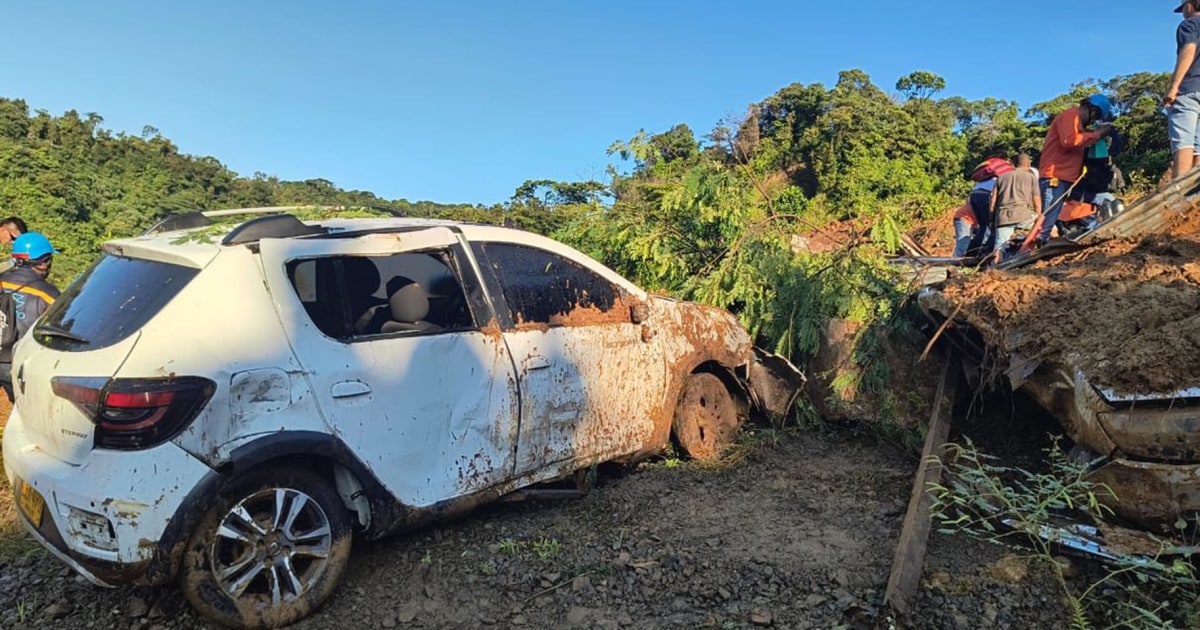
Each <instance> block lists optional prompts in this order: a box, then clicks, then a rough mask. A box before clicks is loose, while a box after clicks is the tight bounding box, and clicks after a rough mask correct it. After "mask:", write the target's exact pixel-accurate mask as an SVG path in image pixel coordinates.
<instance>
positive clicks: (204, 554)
mask: <svg viewBox="0 0 1200 630" xmlns="http://www.w3.org/2000/svg"><path fill="white" fill-rule="evenodd" d="M352 538H353V531H352V524H351V520H350V514H349V512H348V510H347V509H346V508H345V507H344V505H343V503H342V500H341V497H340V496H339V495H338V493H337V491H336V490H335V488H334V487H333V485H332V484H331V483H330V482H329V481H327V480H325V479H324V478H322V477H321V476H320V475H317V474H315V473H313V472H310V471H307V470H303V469H299V468H293V467H266V468H260V469H255V470H252V471H250V472H249V473H248V474H246V475H245V476H244V477H242V478H240V479H236V480H234V481H233V482H232V483H230V484H229V485H228V486H226V487H225V488H224V489H222V491H221V493H220V495H219V497H218V499H217V500H216V502H215V505H214V506H213V507H212V508H211V509H210V510H209V511H208V512H207V513H206V514H205V516H204V518H203V519H202V520H201V522H200V525H199V526H198V527H197V528H196V531H195V532H194V533H193V534H192V537H191V539H190V540H189V541H188V546H187V548H186V550H185V553H184V558H183V566H182V568H181V570H180V574H179V580H180V589H181V590H182V591H183V593H184V596H185V597H186V598H187V600H188V602H189V603H190V604H191V605H192V607H193V608H195V609H196V611H197V612H199V613H200V614H201V615H203V616H204V617H207V618H209V619H211V620H213V621H215V622H217V623H220V624H222V625H225V626H230V627H234V628H278V627H281V626H286V625H288V624H291V623H294V622H296V621H299V620H300V619H303V618H304V617H306V616H308V615H309V614H310V613H312V612H313V611H315V610H316V609H317V608H318V607H320V606H321V604H322V603H324V602H325V600H326V599H327V598H328V597H329V596H330V595H331V594H332V593H333V591H334V589H336V588H337V584H338V581H339V580H340V578H341V575H342V572H343V570H345V568H346V564H347V561H348V560H349V558H350V546H351V540H352ZM321 556H324V557H321Z"/></svg>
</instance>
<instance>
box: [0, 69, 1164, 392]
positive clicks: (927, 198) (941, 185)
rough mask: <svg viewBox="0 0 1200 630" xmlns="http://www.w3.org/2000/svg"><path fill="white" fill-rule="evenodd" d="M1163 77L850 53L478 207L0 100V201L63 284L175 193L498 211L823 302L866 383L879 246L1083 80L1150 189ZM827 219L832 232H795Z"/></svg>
mask: <svg viewBox="0 0 1200 630" xmlns="http://www.w3.org/2000/svg"><path fill="white" fill-rule="evenodd" d="M1166 85H1167V75H1165V74H1155V73H1138V74H1133V75H1127V76H1118V77H1113V78H1111V79H1108V80H1094V79H1093V80H1086V81H1082V82H1080V83H1078V84H1076V85H1073V86H1064V89H1065V90H1066V91H1065V92H1064V93H1063V94H1061V95H1059V96H1058V97H1056V98H1054V99H1051V100H1048V101H1046V102H1042V103H1035V104H1032V105H1028V106H1023V105H1020V104H1018V103H1015V102H1012V101H1008V100H1004V99H1002V98H986V99H983V100H974V101H972V100H967V99H964V98H961V97H957V96H949V95H947V92H948V91H947V85H946V81H945V80H944V79H943V78H942V77H940V76H938V75H936V74H933V73H931V72H927V71H918V72H914V73H912V74H910V75H907V76H904V77H901V78H899V80H897V81H895V83H893V84H891V85H890V86H881V85H877V84H876V83H874V82H872V80H871V78H870V77H869V76H868V75H867V74H865V73H864V72H862V71H859V70H847V71H844V72H842V73H841V74H840V75H839V78H838V80H837V82H836V83H835V84H834V85H832V86H827V85H822V84H819V83H814V84H808V85H804V84H800V83H795V84H792V85H788V86H786V87H783V88H782V89H780V90H779V91H778V92H776V93H775V94H772V95H770V96H768V97H767V98H765V99H764V100H762V101H761V102H758V103H752V104H749V105H748V106H747V107H746V110H745V114H744V115H743V116H740V117H738V118H736V119H730V120H723V121H720V122H719V123H717V124H716V125H714V127H713V128H712V129H707V130H694V129H691V128H689V127H688V126H686V125H682V124H681V125H677V126H675V127H673V128H671V129H665V130H652V131H646V130H630V136H629V137H628V138H626V139H622V140H619V141H617V142H614V144H613V145H612V147H611V148H610V149H609V153H610V156H611V157H612V158H613V161H614V162H615V166H613V167H610V169H609V172H608V176H607V181H572V182H559V181H548V180H538V179H531V180H529V181H527V182H525V183H524V184H522V185H521V186H519V187H518V188H517V189H516V190H515V191H514V193H513V195H512V197H511V199H509V200H508V201H507V202H505V203H502V204H495V205H490V206H485V205H469V204H462V205H442V204H435V203H429V202H410V201H408V200H405V199H399V200H388V199H382V198H380V197H378V196H377V195H375V194H373V193H370V192H364V191H348V190H342V189H340V188H338V187H337V186H336V185H335V184H334V183H332V182H329V181H326V180H323V179H309V180H304V181H282V180H279V179H277V178H275V177H272V176H269V175H266V174H263V173H255V174H254V175H252V176H249V177H247V176H242V175H239V174H237V173H234V172H232V171H231V170H229V169H228V168H226V167H225V166H224V165H222V164H221V162H220V161H218V160H217V159H216V158H213V157H198V156H192V155H188V154H186V153H184V152H183V151H182V150H181V148H180V147H177V146H176V145H175V144H173V143H172V142H171V141H170V140H169V139H168V138H166V137H164V136H163V135H162V134H161V133H159V132H158V131H157V130H156V129H154V128H151V127H146V128H145V129H143V130H142V132H141V134H139V135H128V134H126V133H123V132H119V131H116V132H114V131H112V130H109V129H106V128H105V127H104V125H103V123H104V121H103V118H102V117H101V116H100V115H99V114H96V113H85V114H80V113H79V112H76V111H68V112H66V113H64V114H62V115H57V116H56V115H53V114H51V113H49V112H46V111H42V110H38V111H30V109H29V106H28V104H27V103H26V102H24V101H22V100H19V99H0V214H4V215H10V214H14V215H18V216H21V217H22V218H24V219H25V220H26V221H27V222H28V223H29V225H30V226H31V229H35V230H38V231H42V232H45V233H46V234H48V235H49V236H50V237H51V238H52V239H53V240H54V241H55V243H56V244H57V245H58V246H59V247H60V249H62V250H63V252H64V253H63V255H62V256H60V260H59V261H57V262H56V269H55V277H54V278H53V279H54V280H56V281H57V282H58V283H59V284H60V285H61V284H66V283H67V282H69V281H70V279H71V278H72V277H74V275H75V274H77V273H78V272H79V271H81V270H82V269H83V268H84V267H85V266H86V265H87V264H89V263H90V261H92V260H93V259H94V258H95V257H96V256H97V252H98V251H99V245H100V243H102V242H103V241H105V240H106V239H111V238H115V237H123V236H130V235H134V234H137V233H139V232H140V231H142V230H144V229H145V228H146V227H148V226H150V225H151V224H153V223H154V222H156V221H157V220H159V219H161V218H162V217H164V216H166V215H169V214H171V213H175V212H180V211H184V210H194V209H217V208H231V207H258V206H274V205H290V204H327V205H341V206H352V207H356V208H360V209H366V210H368V211H373V212H389V213H400V214H404V215H408V216H419V217H439V218H451V219H457V220H464V221H473V222H487V223H506V224H509V225H515V226H517V227H522V228H525V229H528V230H532V231H536V232H539V233H543V234H547V235H549V236H552V237H554V238H557V239H559V240H561V241H564V242H566V243H569V244H571V245H573V246H575V247H577V248H579V249H580V250H582V251H584V252H586V253H587V254H589V255H591V256H593V257H594V258H596V259H598V260H600V261H601V262H604V263H606V264H607V265H609V266H611V267H613V268H614V269H616V270H617V271H619V272H620V273H622V274H624V275H626V276H627V277H629V278H631V279H632V280H634V281H635V282H637V283H639V284H641V285H642V286H644V287H646V288H648V289H650V290H652V291H655V292H661V293H665V294H670V295H674V296H678V297H681V298H687V299H694V300H699V301H703V302H707V303H711V304H715V305H718V306H721V307H724V308H728V309H730V310H732V311H733V312H735V313H736V314H738V315H739V317H741V319H742V321H743V322H744V323H745V325H746V326H747V327H748V328H749V329H750V330H751V331H752V332H753V333H754V334H755V335H756V337H757V339H758V341H759V343H760V344H761V345H764V346H765V347H768V348H771V349H774V350H777V351H779V352H782V353H784V354H787V355H789V356H792V357H794V358H797V359H803V358H804V357H805V356H808V355H810V354H811V353H812V352H814V351H815V350H816V348H817V346H818V343H819V339H820V331H821V327H822V326H823V325H824V323H825V322H827V321H828V320H829V319H831V318H841V319H849V320H852V321H855V322H860V323H862V324H863V330H864V332H863V333H862V335H861V339H860V340H859V353H858V357H857V358H858V361H859V363H860V365H861V366H862V368H863V369H862V370H861V371H860V372H859V373H857V375H856V376H855V377H854V378H859V379H867V381H866V383H865V384H866V385H868V386H872V384H878V383H883V382H885V381H886V379H887V374H886V367H885V366H883V365H882V364H880V365H876V362H875V361H874V357H876V356H877V355H878V354H879V353H878V352H877V351H878V348H879V344H880V342H881V339H882V336H881V333H887V332H888V331H889V330H890V329H891V328H892V327H894V326H899V325H901V324H900V322H899V318H898V317H897V314H898V311H899V309H900V307H901V306H902V305H903V303H904V299H905V295H906V290H905V287H904V286H903V284H902V282H901V281H900V279H899V278H898V276H897V275H896V272H895V270H893V269H892V268H891V267H889V266H888V265H887V264H886V261H885V257H884V256H885V255H886V254H887V253H888V252H889V251H892V250H893V249H894V248H895V247H896V246H897V243H898V241H899V238H900V236H901V235H902V234H903V233H905V232H906V231H908V230H910V229H911V228H913V227H915V226H918V225H923V224H925V225H928V224H936V225H944V226H945V229H947V230H949V222H950V219H949V213H948V211H949V209H950V208H952V207H954V206H955V205H957V204H959V203H961V200H962V199H963V198H964V197H965V194H966V192H967V191H968V188H969V185H970V182H969V180H968V179H967V175H968V174H969V173H970V172H971V170H972V168H973V167H974V166H975V165H976V164H977V163H978V162H980V161H981V160H982V159H984V158H986V157H989V156H1009V157H1011V156H1012V155H1013V154H1015V153H1017V152H1019V151H1028V152H1030V153H1031V154H1032V155H1033V156H1034V157H1035V159H1036V157H1037V154H1038V151H1039V150H1040V148H1041V144H1042V138H1043V135H1044V132H1045V129H1046V126H1047V125H1048V123H1049V121H1050V119H1051V118H1052V117H1053V116H1054V115H1055V114H1057V113H1058V112H1059V111H1061V110H1063V109H1065V108H1066V107H1067V106H1069V105H1070V104H1072V103H1074V102H1077V101H1078V100H1079V99H1080V98H1082V97H1084V96H1086V95H1088V94H1090V93H1093V92H1095V91H1101V92H1104V93H1105V94H1107V95H1108V96H1109V97H1110V98H1111V99H1112V100H1113V103H1114V104H1115V109H1116V112H1117V113H1118V118H1117V122H1116V125H1117V127H1118V128H1119V129H1120V130H1121V132H1122V133H1123V134H1124V136H1125V138H1126V140H1127V148H1126V150H1125V152H1124V153H1123V154H1121V155H1120V156H1119V158H1118V164H1119V166H1120V167H1121V168H1122V170H1123V171H1124V173H1125V176H1126V179H1127V180H1129V182H1130V183H1131V192H1130V194H1136V192H1137V191H1144V190H1149V189H1152V188H1153V187H1154V186H1155V185H1156V184H1157V182H1158V181H1159V180H1160V178H1161V177H1162V176H1163V174H1164V173H1165V171H1166V170H1167V167H1168V161H1169V154H1168V149H1167V138H1166V123H1165V113H1164V112H1163V110H1162V108H1161V107H1160V98H1161V94H1163V93H1164V91H1165V89H1166ZM585 122H586V121H580V124H585ZM831 226H835V227H837V229H833V228H832V227H831ZM822 231H830V233H831V234H833V235H834V236H832V237H830V238H832V239H833V241H834V242H835V245H836V246H834V247H825V248H821V249H820V250H819V251H818V248H809V247H805V246H800V245H798V242H799V243H802V242H806V241H804V239H800V240H799V241H798V240H797V239H798V237H802V236H804V235H809V236H811V235H814V234H821V233H822ZM879 363H881V362H879ZM843 385H852V384H851V383H843Z"/></svg>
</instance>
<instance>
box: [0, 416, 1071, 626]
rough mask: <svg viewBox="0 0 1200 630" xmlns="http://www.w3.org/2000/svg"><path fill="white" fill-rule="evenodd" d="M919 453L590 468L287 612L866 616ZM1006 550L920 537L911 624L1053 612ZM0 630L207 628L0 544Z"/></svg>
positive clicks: (403, 546) (358, 569)
mask: <svg viewBox="0 0 1200 630" xmlns="http://www.w3.org/2000/svg"><path fill="white" fill-rule="evenodd" d="M916 465H917V462H916V459H915V458H914V457H912V456H910V455H904V454H901V453H900V452H898V451H896V450H894V449H891V448H889V447H884V446H880V445H878V444H877V443H876V442H873V441H870V440H868V439H866V438H855V437H850V436H846V435H841V434H837V435H825V434H816V433H805V434H801V433H797V432H786V433H784V432H780V433H776V432H761V433H759V434H757V435H756V436H753V437H750V438H747V439H746V440H745V441H744V443H743V444H742V445H740V446H739V448H738V449H737V451H736V452H735V453H734V455H733V456H732V457H730V458H728V459H727V460H726V461H725V462H724V463H723V464H722V465H721V466H713V465H711V464H710V465H700V464H691V463H676V462H674V461H673V460H666V461H659V462H657V463H652V464H643V465H642V466H640V467H639V468H636V469H632V470H630V469H611V470H607V471H601V478H600V483H599V485H598V486H597V487H596V489H594V490H593V491H592V493H591V494H590V495H588V496H587V497H585V498H583V499H580V500H575V501H570V502H562V503H510V504H497V505H495V506H491V507H487V508H484V509H482V510H480V511H478V512H476V513H474V514H472V515H470V516H468V517H466V518H464V519H462V520H460V521H457V522H454V523H450V524H445V525H443V526H440V527H437V528H433V529H426V530H422V531H419V532H415V533H412V534H409V535H405V536H401V537H398V538H394V539H390V540H388V541H384V542H379V543H370V544H358V545H356V548H355V549H354V553H353V555H352V557H351V565H350V568H349V570H348V571H347V574H346V576H345V579H344V581H343V584H342V586H341V588H340V589H339V590H338V591H337V593H336V594H335V595H334V596H333V598H332V599H331V600H330V601H329V602H328V603H327V604H326V605H325V606H324V607H323V608H322V609H321V610H320V611H318V612H317V613H316V614H315V615H314V616H313V617H311V618H310V619H307V620H305V621H302V622H300V623H298V624H296V625H295V626H293V627H295V628H298V629H302V630H304V629H307V630H324V629H341V628H381V627H382V628H393V627H422V628H484V627H528V628H569V627H579V628H605V629H607V628H624V627H628V628H684V627H686V628H749V627H757V626H773V627H779V628H796V629H805V628H830V627H835V626H838V625H840V624H846V627H851V628H854V627H872V624H871V622H870V621H869V620H870V619H871V616H872V613H873V612H874V611H875V610H877V609H878V607H879V606H880V603H881V600H882V598H883V592H884V587H885V584H886V582H887V579H888V573H889V568H890V565H891V561H892V554H893V551H894V546H895V544H896V541H897V538H898V537H899V533H900V528H901V523H902V519H903V517H904V512H905V509H906V505H907V500H908V496H909V492H910V484H911V482H912V475H913V472H914V471H915V469H916ZM1009 554H1010V552H1006V550H1004V549H1003V548H1001V547H996V546H991V545H984V544H982V543H975V542H973V541H971V540H968V539H966V538H963V537H943V536H940V535H937V534H935V535H934V536H933V538H932V539H931V541H930V557H929V561H928V563H927V565H926V572H925V584H924V585H923V586H922V589H921V594H920V596H919V600H918V609H917V614H916V616H915V619H914V621H913V624H912V625H911V626H910V627H914V628H962V629H967V628H970V629H977V628H1053V627H1064V626H1065V616H1064V613H1063V609H1062V606H1061V604H1060V602H1059V601H1058V598H1057V595H1056V590H1055V588H1054V587H1053V585H1052V584H1051V582H1050V581H1049V578H1048V577H1047V576H1046V575H1045V574H1044V573H1042V572H1039V571H1035V570H1025V569H1023V568H1022V564H1021V561H1019V560H1017V559H1016V558H1015V557H1014V556H1012V555H1009ZM1014 563H1015V566H1016V569H1013V567H1014ZM1001 569H1003V570H1001ZM0 627H3V628H18V627H38V628H62V629H67V628H70V629H77V628H134V629H138V630H143V629H153V630H165V629H169V628H170V629H182V628H200V627H205V626H204V624H203V623H202V622H201V621H199V620H198V619H197V618H196V617H195V616H194V614H193V613H192V612H191V611H190V610H189V609H188V608H187V606H186V604H185V603H184V600H183V598H182V596H181V595H180V593H179V592H178V591H177V590H175V589H174V588H125V589H113V590H105V589H99V588H96V587H93V586H91V585H89V584H87V583H85V582H84V581H83V580H82V578H79V577H76V576H74V574H72V572H71V571H70V570H69V569H67V568H66V567H65V566H64V565H62V564H61V563H60V562H58V561H57V560H55V559H53V558H51V557H49V556H47V555H45V554H44V553H41V552H37V553H32V554H27V555H25V556H24V557H18V558H7V559H0ZM882 627H886V625H884V626H882Z"/></svg>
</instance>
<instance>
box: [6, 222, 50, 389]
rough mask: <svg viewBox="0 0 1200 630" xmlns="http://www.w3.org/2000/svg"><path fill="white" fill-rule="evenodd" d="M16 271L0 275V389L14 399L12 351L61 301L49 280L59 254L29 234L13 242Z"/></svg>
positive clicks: (47, 240)
mask: <svg viewBox="0 0 1200 630" xmlns="http://www.w3.org/2000/svg"><path fill="white" fill-rule="evenodd" d="M12 249H13V254H12V257H13V267H12V269H9V270H8V271H5V272H4V273H0V387H3V389H4V392H5V393H6V394H8V399H9V400H12V399H13V390H12V348H13V345H14V344H15V343H16V341H17V340H18V339H20V338H21V337H24V336H25V334H26V333H28V332H29V329H30V328H31V327H32V326H33V323H34V322H35V321H37V319H38V318H39V317H41V316H42V313H45V312H46V310H47V309H49V308H50V305H51V304H54V300H56V299H58V288H57V287H55V286H54V285H53V284H50V282H48V281H47V280H46V277H47V276H49V275H50V267H51V266H52V265H53V264H54V255H55V254H57V253H58V250H56V249H54V246H53V245H51V244H50V239H48V238H46V237H45V236H43V235H41V234H38V233H37V232H28V233H26V234H22V235H21V236H18V237H17V238H16V240H14V241H13V245H12Z"/></svg>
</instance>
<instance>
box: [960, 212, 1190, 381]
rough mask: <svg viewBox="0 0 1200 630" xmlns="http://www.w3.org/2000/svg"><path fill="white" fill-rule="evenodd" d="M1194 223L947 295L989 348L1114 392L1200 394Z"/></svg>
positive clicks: (982, 280)
mask: <svg viewBox="0 0 1200 630" xmlns="http://www.w3.org/2000/svg"><path fill="white" fill-rule="evenodd" d="M1190 223H1192V224H1196V225H1189V224H1181V225H1179V226H1176V227H1175V228H1174V230H1173V232H1174V233H1173V234H1171V235H1165V236H1160V235H1155V236H1150V237H1147V238H1145V239H1142V240H1123V241H1113V242H1109V243H1105V244H1103V245H1099V246H1096V247H1093V248H1090V249H1087V250H1084V251H1082V252H1079V253H1077V254H1073V255H1070V256H1063V257H1060V258H1056V259H1052V260H1048V261H1043V262H1040V263H1038V264H1036V265H1032V266H1030V267H1025V268H1021V269H1017V270H1014V271H997V270H993V271H988V272H986V273H982V274H975V275H968V276H957V277H953V278H951V280H950V281H949V282H948V283H947V286H946V288H945V291H944V295H945V296H946V297H947V298H948V299H949V300H950V301H951V302H954V303H957V304H961V305H963V309H962V315H963V316H965V317H966V318H967V320H968V321H970V322H972V323H973V324H975V325H976V326H977V327H979V328H980V330H981V332H983V333H984V335H985V336H988V337H989V339H988V341H989V343H991V344H994V345H997V346H999V347H1000V348H1003V349H1004V350H1005V351H1007V352H1010V353H1012V352H1016V353H1018V354H1020V355H1022V356H1024V357H1026V358H1031V359H1041V360H1045V361H1055V362H1060V363H1063V364H1067V365H1075V366H1078V367H1080V368H1082V369H1083V370H1084V372H1085V373H1086V374H1087V375H1088V378H1089V379H1090V380H1091V381H1092V382H1093V383H1096V384H1099V385H1105V386H1108V387H1111V388H1113V389H1115V390H1117V391H1118V392H1121V393H1128V394H1137V393H1154V392H1172V391H1176V390H1180V389H1185V388H1190V387H1196V386H1200V235H1197V234H1196V230H1195V229H1194V228H1196V227H1200V221H1193V222H1190Z"/></svg>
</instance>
